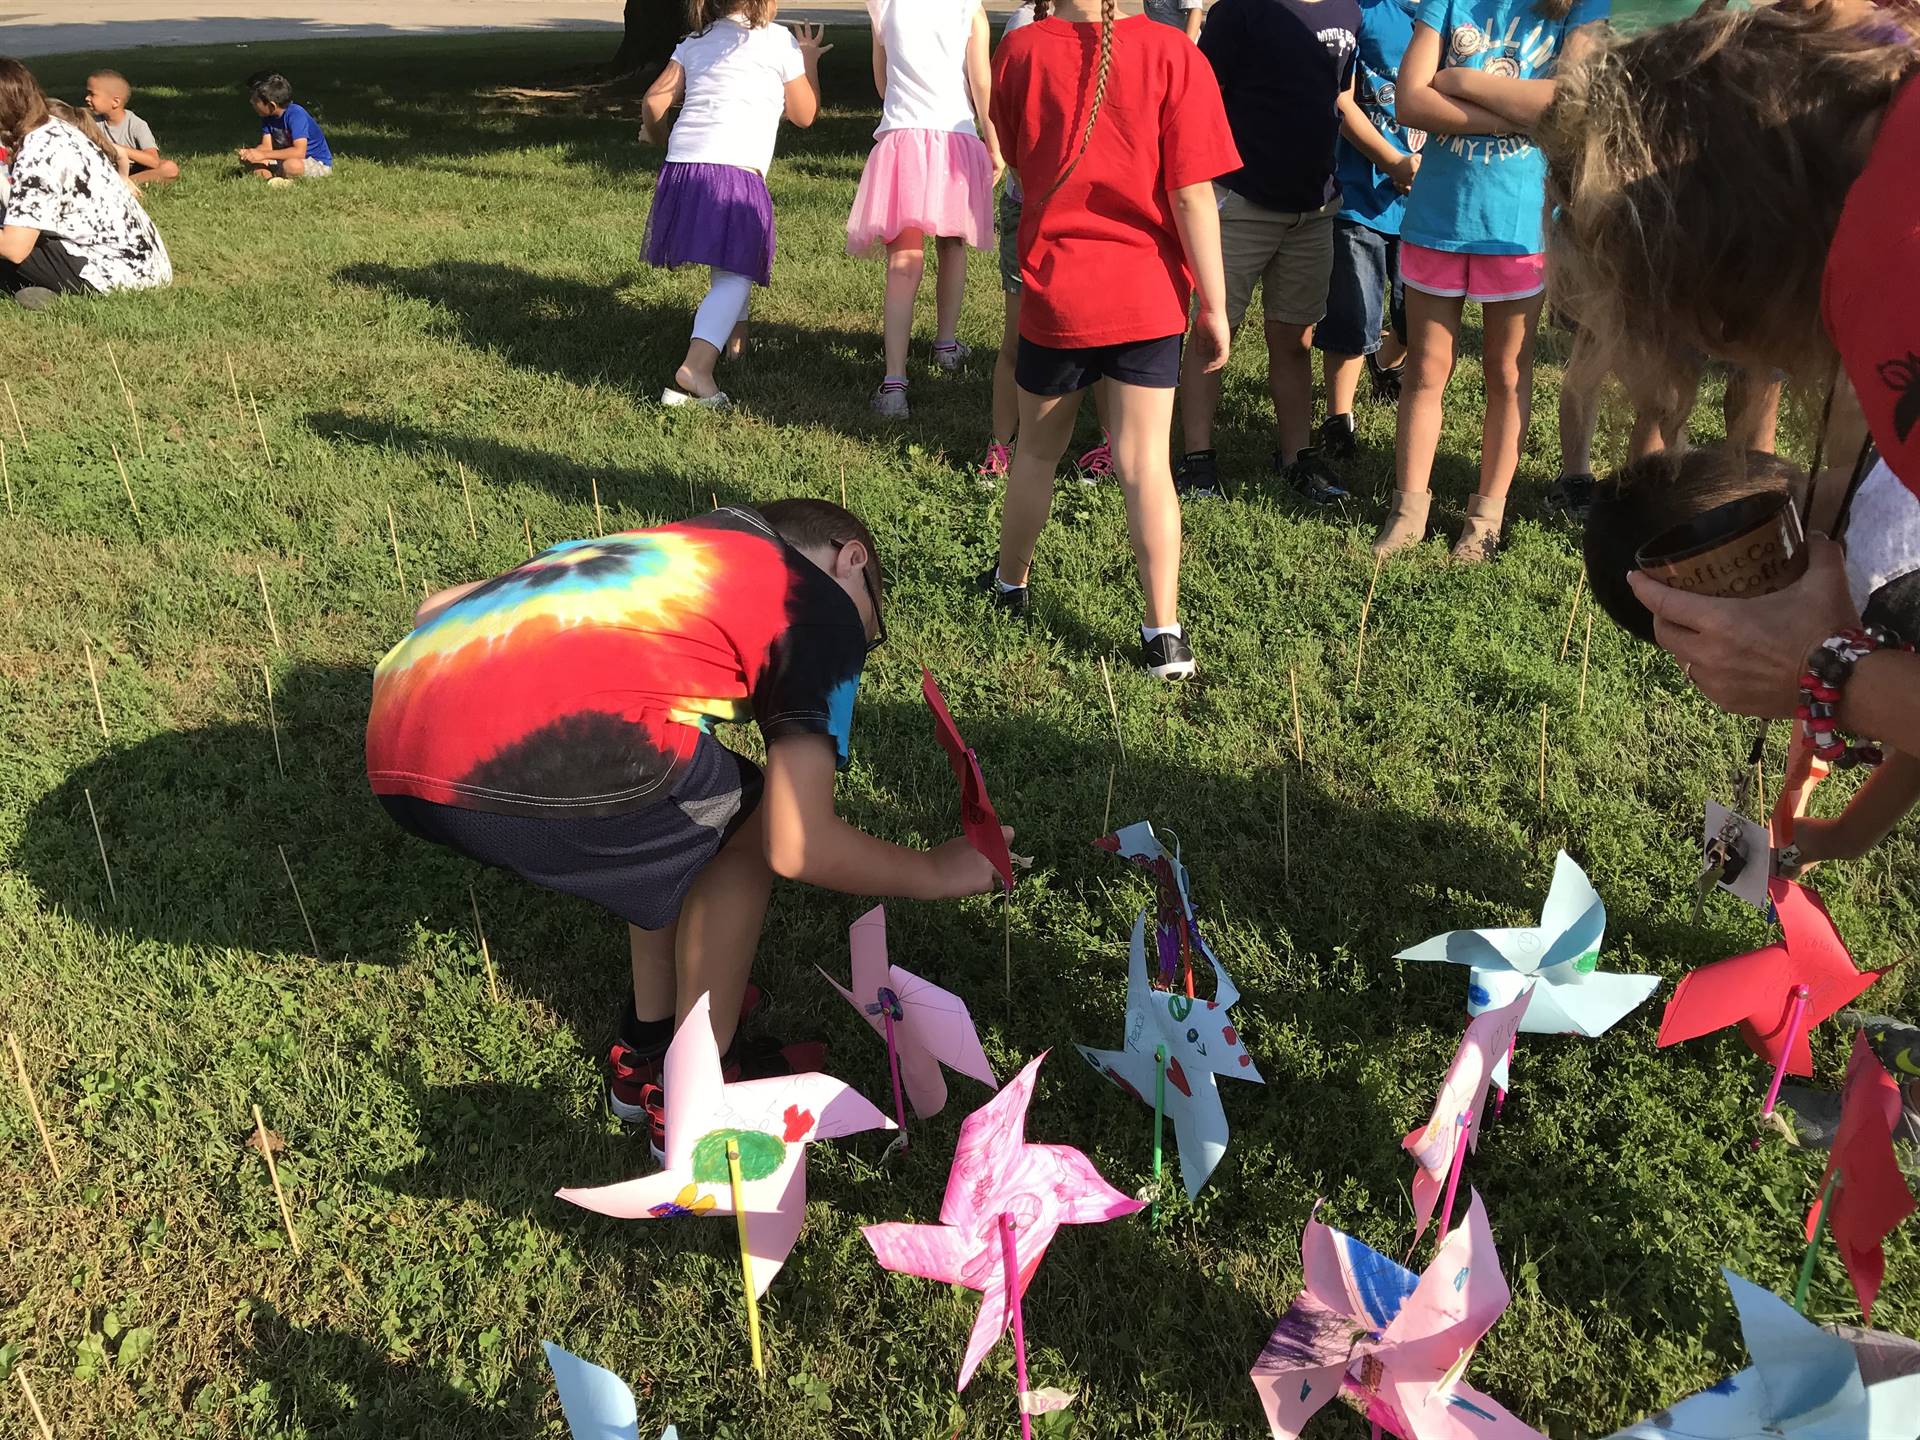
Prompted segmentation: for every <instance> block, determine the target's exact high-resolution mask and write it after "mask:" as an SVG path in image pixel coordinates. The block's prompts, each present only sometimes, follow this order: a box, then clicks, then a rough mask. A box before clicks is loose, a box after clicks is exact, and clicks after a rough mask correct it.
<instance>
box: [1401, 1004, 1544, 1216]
mask: <svg viewBox="0 0 1920 1440" xmlns="http://www.w3.org/2000/svg"><path fill="white" fill-rule="evenodd" d="M1532 998H1533V997H1532V995H1531V993H1529V992H1522V993H1521V995H1520V996H1519V998H1517V999H1514V1000H1510V1001H1508V1002H1507V1003H1506V1004H1505V1005H1503V1006H1501V1007H1500V1008H1499V1009H1498V1010H1486V1011H1482V1012H1481V1013H1480V1014H1478V1015H1476V1016H1474V1017H1473V1019H1472V1020H1470V1021H1468V1022H1467V1033H1466V1035H1465V1037H1464V1038H1463V1039H1462V1040H1461V1041H1460V1049H1459V1050H1458V1051H1457V1052H1455V1054H1454V1057H1453V1063H1452V1064H1451V1065H1449V1066H1448V1067H1447V1074H1446V1078H1445V1079H1443V1080H1442V1081H1441V1082H1440V1095H1439V1098H1438V1099H1436V1100H1435V1101H1434V1102H1433V1114H1432V1115H1431V1116H1430V1117H1429V1118H1428V1120H1427V1123H1426V1124H1424V1125H1422V1126H1421V1127H1420V1128H1419V1129H1418V1130H1415V1131H1413V1132H1412V1133H1411V1134H1409V1135H1408V1136H1407V1138H1406V1139H1405V1140H1403V1141H1401V1142H1400V1148H1401V1149H1403V1150H1407V1151H1410V1152H1412V1155H1413V1158H1414V1160H1415V1161H1416V1162H1417V1163H1418V1164H1419V1166H1420V1168H1419V1170H1418V1171H1417V1172H1415V1174H1414V1177H1413V1216H1414V1219H1415V1220H1416V1221H1417V1222H1418V1227H1417V1228H1416V1229H1415V1231H1414V1236H1413V1238H1414V1242H1415V1243H1416V1244H1418V1243H1419V1240H1420V1236H1421V1235H1423V1234H1425V1233H1426V1229H1427V1222H1428V1221H1429V1220H1431V1219H1432V1218H1433V1206H1434V1202H1435V1201H1436V1200H1438V1199H1439V1198H1440V1191H1441V1188H1442V1187H1443V1186H1444V1187H1445V1189H1446V1205H1445V1208H1443V1209H1442V1210H1441V1212H1440V1233H1441V1234H1442V1235H1443V1236H1444V1235H1445V1234H1446V1233H1447V1231H1449V1230H1450V1229H1452V1228H1453V1197H1454V1192H1455V1189H1456V1188H1457V1187H1458V1185H1459V1184H1460V1167H1461V1165H1462V1164H1463V1163H1464V1162H1465V1158H1466V1153H1467V1151H1469V1150H1478V1149H1479V1148H1480V1116H1481V1112H1482V1111H1484V1110H1485V1109H1486V1105H1487V1087H1488V1086H1489V1085H1490V1084H1492V1082H1493V1072H1494V1067H1495V1066H1497V1065H1498V1064H1499V1063H1500V1061H1501V1060H1503V1059H1505V1058H1506V1054H1507V1047H1508V1046H1509V1045H1511V1044H1513V1037H1514V1035H1515V1034H1516V1033H1517V1032H1518V1031H1519V1029H1520V1020H1521V1017H1522V1016H1524V1015H1525V1014H1526V1013H1527V1003H1528V1002H1529V1001H1530V1000H1531V999H1532Z"/></svg>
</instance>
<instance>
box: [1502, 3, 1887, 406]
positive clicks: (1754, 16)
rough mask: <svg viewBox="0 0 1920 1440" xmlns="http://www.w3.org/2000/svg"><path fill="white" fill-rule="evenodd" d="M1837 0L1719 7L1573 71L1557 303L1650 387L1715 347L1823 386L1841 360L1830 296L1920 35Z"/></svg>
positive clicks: (1564, 116)
mask: <svg viewBox="0 0 1920 1440" xmlns="http://www.w3.org/2000/svg"><path fill="white" fill-rule="evenodd" d="M1857 14H1858V12H1857V11H1856V12H1854V17H1848V16H1846V15H1844V14H1843V12H1842V10H1841V7H1840V6H1839V5H1837V4H1835V3H1833V0H1808V3H1805V4H1792V5H1789V4H1781V5H1770V6H1761V7H1757V8H1754V9H1749V10H1738V11H1735V10H1717V11H1709V10H1703V11H1702V12H1701V13H1698V14H1696V15H1694V16H1692V17H1690V18H1688V19H1684V20H1679V21H1676V22H1674V23H1673V24H1670V25H1663V26H1661V27H1659V28H1658V29H1655V30H1651V31H1648V32H1647V33H1645V34H1643V35H1639V36H1636V37H1634V38H1632V39H1619V38H1611V39H1609V40H1607V41H1605V42H1603V43H1602V44H1599V45H1597V46H1594V47H1592V48H1591V49H1590V50H1589V51H1588V53H1587V54H1586V55H1585V56H1583V57H1580V58H1577V59H1576V60H1575V61H1574V63H1573V64H1571V65H1570V66H1569V67H1568V68H1567V69H1566V70H1565V71H1563V72H1562V73H1561V75H1560V76H1559V78H1558V86H1557V89H1556V93H1555V98H1554V103H1553V105H1552V107H1551V108H1550V109H1549V110H1548V111H1547V114H1546V116H1545V118H1544V120H1543V122H1542V124H1541V127H1540V130H1539V133H1538V140H1539V144H1540V147H1541V149H1542V151H1544V152H1545V155H1546V158H1547V167H1548V179H1547V198H1548V202H1549V205H1550V207H1557V208H1558V217H1557V219H1556V221H1555V222H1554V224H1553V225H1552V227H1551V235H1550V238H1549V242H1548V266H1547V273H1548V278H1549V288H1550V291H1551V296H1552V300H1553V304H1554V307H1555V310H1556V311H1557V312H1558V313H1561V314H1563V315H1567V316H1569V317H1571V318H1572V319H1574V320H1575V321H1577V322H1578V323H1579V324H1580V325H1581V326H1582V327H1583V328H1584V329H1585V331H1586V332H1587V333H1588V335H1589V336H1590V337H1591V338H1590V341H1589V342H1588V343H1589V344H1590V345H1591V346H1592V347H1593V348H1594V351H1595V354H1596V356H1597V357H1598V359H1599V360H1600V361H1601V363H1603V364H1604V366H1605V367H1606V368H1609V369H1611V370H1613V372H1614V373H1615V374H1617V375H1620V376H1622V377H1623V378H1625V379H1626V380H1627V381H1628V388H1629V389H1630V390H1632V391H1634V392H1635V393H1636V395H1639V394H1654V393H1658V392H1659V391H1660V390H1661V389H1662V388H1674V387H1675V386H1677V384H1678V383H1679V382H1681V381H1682V380H1683V379H1684V378H1685V377H1686V376H1687V375H1688V373H1689V372H1690V371H1691V370H1693V369H1695V368H1697V367H1698V365H1699V362H1700V357H1701V356H1720V357H1725V358H1727V359H1730V360H1734V361H1736V362H1738V363H1741V364H1743V365H1749V366H1771V367H1773V368H1776V369H1780V370H1784V371H1788V372H1790V373H1793V374H1795V375H1796V376H1798V377H1800V378H1802V379H1811V378H1813V377H1814V376H1816V375H1818V374H1820V373H1821V372H1822V371H1823V370H1824V369H1825V368H1826V367H1827V366H1829V365H1830V364H1831V354H1832V352H1831V348H1830V346H1829V345H1828V344H1827V341H1826V338H1825V336H1824V334H1823V332H1822V329H1821V323H1820V290H1821V277H1822V272H1823V270H1824V267H1825V263H1826V254H1827V249H1828V247H1829V245H1830V244H1831V243H1832V239H1833V234H1834V230H1835V227H1836V226H1837V224H1838V222H1839V218H1840V209H1841V206H1842V204H1843V203H1844V202H1845V199H1846V194H1847V189H1848V187H1849V186H1850V185H1852V183H1853V181H1854V180H1855V179H1857V178H1858V177H1859V174H1860V172H1861V170H1862V169H1863V168H1864V167H1865V164H1866V160H1867V155H1868V152H1869V151H1870V149H1871V148H1872V144H1873V138H1874V135H1875V132H1876V130H1877V128H1878V125H1879V122H1880V120H1881V118H1882V117H1883V115H1884V114H1885V111H1886V109H1887V106H1888V105H1889V103H1890V102H1891V101H1892V99H1893V97H1894V95H1895V93H1896V92H1897V91H1898V89H1899V87H1900V85H1901V84H1902V82H1904V81H1905V80H1907V79H1908V78H1909V76H1911V75H1913V74H1914V72H1915V70H1916V67H1920V49H1917V48H1916V44H1915V39H1914V35H1913V33H1912V32H1911V31H1909V30H1907V29H1906V28H1905V26H1904V25H1902V24H1901V23H1900V22H1898V21H1897V20H1894V19H1892V18H1890V17H1884V16H1883V17H1882V18H1878V19H1869V20H1866V21H1860V20H1859V19H1857Z"/></svg>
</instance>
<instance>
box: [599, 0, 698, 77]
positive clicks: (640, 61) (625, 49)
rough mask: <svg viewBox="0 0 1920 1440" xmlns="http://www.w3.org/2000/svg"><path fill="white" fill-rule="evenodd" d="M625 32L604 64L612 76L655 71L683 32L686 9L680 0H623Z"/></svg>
mask: <svg viewBox="0 0 1920 1440" xmlns="http://www.w3.org/2000/svg"><path fill="white" fill-rule="evenodd" d="M625 19H626V31H625V33H624V34H623V35H622V36H621V37H620V48H619V50H618V51H616V52H615V54H614V57H613V63H612V64H611V65H610V66H609V67H608V68H609V69H610V70H611V71H612V72H613V73H614V74H615V75H628V74H631V73H633V72H634V71H636V70H658V69H659V68H660V67H661V66H663V65H665V64H666V63H667V60H668V57H670V56H671V55H672V54H673V47H674V46H675V45H677V44H679V42H680V37H681V36H682V35H684V34H685V33H686V29H687V12H686V9H685V7H684V5H682V4H681V0H627V8H626V16H625Z"/></svg>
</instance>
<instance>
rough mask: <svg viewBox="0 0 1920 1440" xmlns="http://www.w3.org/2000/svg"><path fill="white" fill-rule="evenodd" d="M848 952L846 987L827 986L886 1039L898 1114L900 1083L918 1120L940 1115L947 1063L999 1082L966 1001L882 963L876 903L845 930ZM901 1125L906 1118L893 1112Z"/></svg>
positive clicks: (883, 930) (880, 911) (883, 938)
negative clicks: (850, 972) (849, 967)
mask: <svg viewBox="0 0 1920 1440" xmlns="http://www.w3.org/2000/svg"><path fill="white" fill-rule="evenodd" d="M847 945H848V948H849V949H850V950H852V952H853V988H852V989H851V990H849V989H847V988H846V987H845V986H843V985H841V984H840V983H839V982H838V981H837V980H835V979H834V978H833V977H832V976H831V975H827V972H826V971H824V970H822V971H821V972H820V973H821V974H822V975H826V979H827V983H828V984H829V985H831V986H833V988H834V989H836V990H838V991H839V992H840V995H841V998H842V999H844V1000H845V1001H846V1002H847V1003H848V1004H849V1005H851V1006H853V1008H854V1009H856V1010H858V1011H859V1012H860V1013H861V1014H862V1015H863V1016H865V1017H866V1021H867V1023H868V1024H869V1025H871V1026H872V1027H873V1028H874V1031H875V1033H877V1034H879V1035H881V1036H882V1037H884V1038H885V1040H886V1042H887V1059H888V1062H889V1065H888V1068H889V1069H890V1070H892V1072H893V1085H894V1104H895V1108H896V1110H898V1109H899V1100H900V1086H901V1084H902V1082H904V1083H905V1085H906V1091H907V1099H908V1100H910V1101H912V1102H913V1113H914V1114H915V1115H917V1116H919V1117H920V1118H921V1119H922V1120H924V1119H926V1118H927V1116H929V1115H937V1114H939V1113H940V1110H941V1107H943V1106H944V1105H945V1104H946V1103H947V1078H946V1076H945V1075H944V1074H943V1073H942V1072H941V1069H940V1067H941V1066H942V1065H943V1064H944V1065H949V1066H951V1067H952V1068H953V1069H955V1070H958V1071H959V1072H960V1073H961V1074H962V1075H970V1076H972V1077H973V1078H974V1079H975V1080H978V1081H979V1082H980V1083H981V1084H982V1085H985V1086H986V1087H987V1088H988V1089H993V1088H994V1087H995V1086H997V1085H998V1084H999V1083H1000V1082H999V1081H998V1080H996V1079H995V1078H994V1075H993V1066H991V1065H990V1064H988V1063H987V1054H986V1051H984V1050H982V1049H981V1048H980V1037H979V1035H978V1034H976V1033H975V1032H974V1028H973V1017H972V1016H971V1015H969V1014H968V1013H967V1006H966V1002H965V1001H963V1000H962V999H961V998H960V997H959V996H958V995H954V994H951V993H950V992H948V991H945V990H942V989H941V988H940V987H939V986H938V985H935V984H932V983H931V982H929V981H926V980H922V979H921V978H920V977H919V976H918V975H915V974H912V973H910V972H909V971H906V970H902V969H901V968H900V967H899V966H898V965H889V964H888V963H887V912H886V908H885V907H884V906H880V905H876V906H874V907H873V909H871V910H869V911H868V912H867V913H866V914H864V915H862V916H861V917H860V918H859V919H858V920H856V921H854V922H853V928H852V929H850V930H849V931H848V932H847ZM895 1118H896V1119H897V1120H899V1121H900V1123H901V1126H902V1128H903V1129H904V1128H905V1125H906V1116H905V1115H904V1114H897V1115H896V1116H895Z"/></svg>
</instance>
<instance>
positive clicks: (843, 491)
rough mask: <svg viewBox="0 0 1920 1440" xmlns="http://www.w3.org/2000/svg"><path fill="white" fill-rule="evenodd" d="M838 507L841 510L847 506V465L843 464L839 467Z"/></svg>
mask: <svg viewBox="0 0 1920 1440" xmlns="http://www.w3.org/2000/svg"><path fill="white" fill-rule="evenodd" d="M840 508H841V509H842V510H845V509H846V508H847V467H846V466H845V465H842V466H841V467H840Z"/></svg>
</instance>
